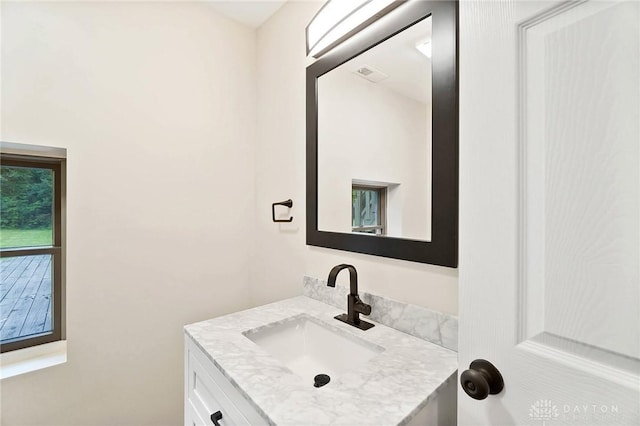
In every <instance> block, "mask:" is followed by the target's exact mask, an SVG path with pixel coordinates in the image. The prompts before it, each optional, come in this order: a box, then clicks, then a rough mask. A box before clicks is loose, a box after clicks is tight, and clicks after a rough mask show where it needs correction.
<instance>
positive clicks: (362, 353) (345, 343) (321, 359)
mask: <svg viewBox="0 0 640 426" xmlns="http://www.w3.org/2000/svg"><path fill="white" fill-rule="evenodd" d="M243 334H244V335H245V337H247V338H248V339H250V340H251V341H253V342H254V343H256V344H257V345H258V346H260V347H262V348H263V349H264V350H266V351H267V352H268V353H270V354H271V355H272V356H274V357H275V358H277V359H278V360H280V361H281V362H282V363H283V364H284V365H285V366H286V367H288V368H289V369H290V370H291V371H293V372H294V373H295V374H297V375H298V376H300V377H301V378H303V379H304V380H307V381H309V383H310V384H313V383H314V380H313V379H314V377H315V376H316V375H318V374H327V375H329V376H330V377H331V380H334V379H335V378H336V377H338V376H339V375H340V373H342V372H344V371H348V370H351V369H355V368H358V367H360V366H361V365H362V364H364V363H365V362H367V361H368V360H370V359H371V358H373V357H375V356H376V355H378V354H379V353H381V352H383V351H384V348H382V347H380V346H377V345H375V344H372V343H369V342H366V341H364V340H361V339H359V338H357V337H355V336H352V335H350V334H348V333H345V332H343V331H341V330H339V329H338V328H334V327H331V326H328V325H327V324H325V323H323V322H322V321H320V320H316V319H315V318H313V317H311V316H309V315H304V314H303V315H296V316H294V317H291V318H289V319H287V320H285V321H284V322H279V323H275V324H273V325H271V324H270V325H266V326H263V327H259V328H256V329H253V330H249V331H246V332H244V333H243Z"/></svg>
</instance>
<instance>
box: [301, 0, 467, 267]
mask: <svg viewBox="0 0 640 426" xmlns="http://www.w3.org/2000/svg"><path fill="white" fill-rule="evenodd" d="M457 24H458V8H457V3H456V2H454V1H410V2H406V3H404V4H402V5H401V6H399V7H397V8H396V9H394V10H393V11H392V12H391V13H389V14H388V15H385V16H383V17H381V18H380V19H378V20H377V21H375V22H373V23H372V24H370V25H369V26H368V27H367V28H365V29H364V30H362V31H360V32H359V33H357V34H355V35H354V36H353V37H351V38H350V39H349V40H348V41H347V42H345V43H343V44H341V45H339V46H338V47H336V48H335V49H333V50H332V51H331V52H329V53H327V54H326V55H325V56H323V57H321V58H320V59H318V60H317V61H316V62H314V63H313V64H312V65H310V66H309V67H307V71H306V96H307V98H306V108H307V111H306V124H307V158H306V162H307V244H308V245H312V246H319V247H326V248H333V249H338V250H347V251H352V252H358V253H364V254H371V255H376V256H384V257H390V258H396V259H403V260H409V261H414V262H421V263H429V264H434V265H440V266H447V267H457V263H458V49H457V33H458V30H457ZM425 117H426V118H425Z"/></svg>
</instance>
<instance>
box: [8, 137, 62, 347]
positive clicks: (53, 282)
mask: <svg viewBox="0 0 640 426" xmlns="http://www.w3.org/2000/svg"><path fill="white" fill-rule="evenodd" d="M9 145H12V146H18V145H17V144H9ZM5 147H6V145H5V143H3V145H2V148H3V149H2V150H0V152H1V156H0V166H1V167H2V169H3V170H2V172H3V175H2V178H3V179H2V181H1V183H0V193H3V203H4V204H3V206H2V209H3V211H2V214H7V212H8V211H9V208H10V207H9V204H10V203H11V202H13V201H14V200H12V199H11V198H10V197H8V195H7V194H8V193H9V191H12V190H13V191H14V192H15V191H16V188H17V187H18V186H17V185H16V186H14V187H13V188H11V185H12V183H11V180H10V179H6V177H7V176H9V174H10V172H12V171H13V172H15V171H23V172H24V171H25V170H30V171H33V172H34V173H37V172H41V173H42V174H45V175H47V176H48V177H50V178H51V184H50V186H49V187H50V191H51V192H52V194H49V193H47V194H43V197H45V196H46V197H51V196H52V201H51V216H50V226H51V235H50V238H49V235H48V229H45V230H33V229H28V230H27V231H29V232H31V234H29V235H33V234H38V232H39V231H40V234H39V235H38V238H36V239H30V238H32V237H29V238H22V235H23V234H20V232H21V231H22V229H18V230H16V229H13V228H15V226H13V228H12V226H11V225H9V224H8V223H9V222H8V219H7V217H5V220H3V221H2V226H1V228H0V247H1V248H0V351H1V352H3V353H4V352H9V351H13V350H16V349H23V348H26V347H31V346H35V345H40V344H43V343H49V342H54V341H58V340H62V338H63V321H64V312H63V289H64V285H63V279H64V264H63V258H64V232H63V227H64V225H65V224H64V196H65V162H66V160H65V158H64V157H62V156H60V155H58V156H54V157H47V156H42V155H33V153H32V152H29V150H27V151H26V153H20V154H15V153H13V154H7V153H6V150H5V149H4V148H5ZM36 148H38V147H36ZM52 150H56V149H55V148H53V149H52ZM9 151H11V150H9ZM14 151H15V150H14ZM18 151H20V150H18ZM45 151H47V150H46V149H45ZM58 151H62V152H64V155H65V156H66V151H65V150H59V149H58ZM46 186H47V185H43V187H46ZM34 197H35V198H34V199H31V198H28V197H27V198H25V197H22V198H20V200H19V202H20V203H22V204H23V205H27V206H28V205H33V203H36V202H38V197H37V194H35V195H34ZM7 200H8V201H7ZM34 200H35V201H34ZM32 210H33V209H29V208H25V207H24V206H23V208H21V209H19V210H17V211H19V212H21V214H22V215H23V216H24V212H29V211H32ZM41 210H42V209H41ZM15 211H16V210H15V209H14V215H15V214H17V213H15ZM29 214H30V213H29ZM33 214H34V215H36V213H33ZM37 214H40V215H42V212H41V211H40V212H39V213H37ZM45 216H46V214H45ZM0 219H2V218H0ZM27 219H29V218H27ZM24 220H25V218H24V217H22V218H20V221H22V222H24ZM35 220H36V219H35V218H34V221H35ZM40 220H42V218H40ZM45 220H48V219H45ZM12 238H15V241H14V240H13V239H12Z"/></svg>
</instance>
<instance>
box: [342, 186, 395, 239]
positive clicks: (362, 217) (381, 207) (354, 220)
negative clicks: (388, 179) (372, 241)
mask: <svg viewBox="0 0 640 426" xmlns="http://www.w3.org/2000/svg"><path fill="white" fill-rule="evenodd" d="M351 198H352V200H351V201H352V206H351V207H352V208H351V226H352V231H353V232H361V233H365V234H372V235H385V233H386V232H387V229H386V209H387V205H386V198H387V188H385V187H372V186H358V185H354V186H353V187H352V190H351Z"/></svg>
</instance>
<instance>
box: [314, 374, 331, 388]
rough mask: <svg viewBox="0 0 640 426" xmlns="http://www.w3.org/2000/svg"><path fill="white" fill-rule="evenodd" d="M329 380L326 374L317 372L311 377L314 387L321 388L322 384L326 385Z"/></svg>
mask: <svg viewBox="0 0 640 426" xmlns="http://www.w3.org/2000/svg"><path fill="white" fill-rule="evenodd" d="M330 381H331V377H329V376H327V375H326V374H318V375H317V376H316V377H314V378H313V386H314V387H316V388H321V387H322V386H324V385H326V384H327V383H329V382H330Z"/></svg>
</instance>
